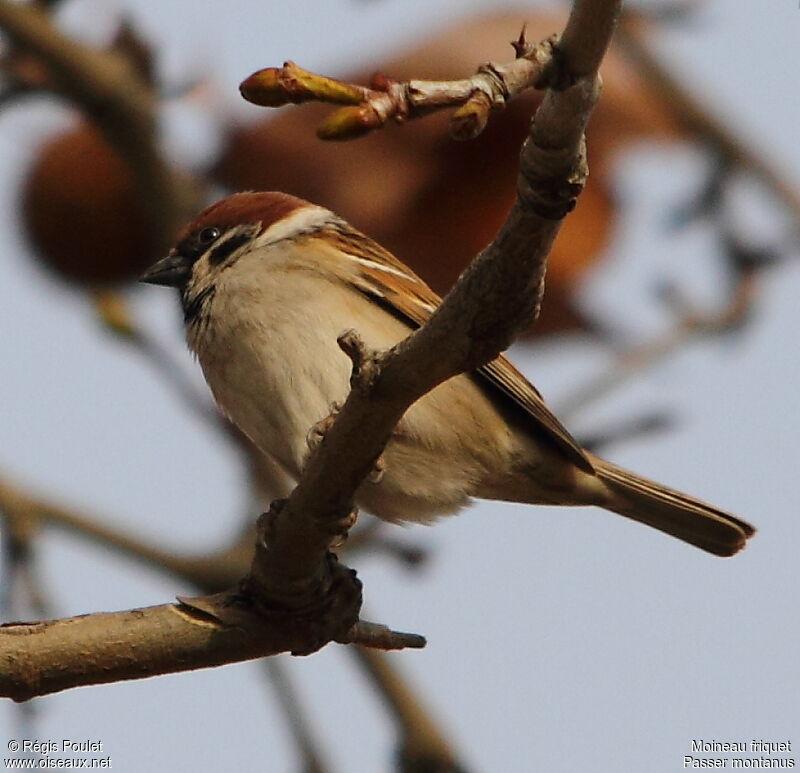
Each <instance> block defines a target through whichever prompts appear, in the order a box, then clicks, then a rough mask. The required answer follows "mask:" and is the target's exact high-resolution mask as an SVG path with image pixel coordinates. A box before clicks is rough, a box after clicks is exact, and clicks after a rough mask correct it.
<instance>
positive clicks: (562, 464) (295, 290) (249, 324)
mask: <svg viewBox="0 0 800 773" xmlns="http://www.w3.org/2000/svg"><path fill="white" fill-rule="evenodd" d="M142 279H143V281H145V282H151V283H153V284H162V285H169V286H172V287H177V288H178V289H179V290H180V292H181V299H182V302H183V309H184V315H185V322H186V335H187V339H188V342H189V347H190V348H191V349H192V350H193V351H194V352H195V354H196V355H197V357H198V359H199V361H200V365H201V366H202V369H203V373H204V374H205V378H206V381H207V382H208V384H209V386H210V387H211V391H212V392H213V393H214V397H215V398H216V401H217V403H218V405H219V406H220V408H221V409H222V410H223V411H224V412H225V413H226V414H227V415H228V416H229V417H230V419H231V420H232V421H233V422H234V423H235V424H236V425H237V426H238V427H239V429H240V430H242V432H244V433H245V434H246V435H247V436H248V437H249V438H250V439H251V440H252V441H253V443H255V445H256V446H258V448H260V449H261V450H262V451H263V452H264V453H265V454H267V455H269V456H270V457H272V458H273V459H274V460H276V461H277V462H278V463H279V464H280V465H281V466H282V467H283V468H284V469H285V470H286V471H287V472H288V473H289V474H290V475H291V476H292V477H294V478H295V479H297V478H298V477H299V476H300V474H301V473H302V470H303V464H304V461H305V458H306V456H307V454H308V440H307V437H308V433H309V430H310V428H312V427H313V426H314V425H315V424H316V423H317V422H319V421H320V420H321V419H323V418H325V417H326V416H328V415H329V414H330V411H331V406H332V405H333V404H334V403H336V402H340V401H342V400H344V398H345V397H346V396H347V393H348V390H349V379H350V361H349V360H348V358H347V357H345V356H344V355H343V354H342V352H341V350H340V349H339V347H338V345H337V342H336V339H337V336H339V334H340V333H342V332H343V331H344V330H346V329H348V328H354V329H355V330H357V331H358V333H359V334H360V336H361V337H362V338H363V340H364V342H365V343H366V344H367V346H369V347H372V348H375V349H384V348H388V347H390V346H392V345H394V344H396V343H397V342H398V341H400V340H401V339H402V338H404V337H405V336H407V335H408V334H409V333H410V332H411V331H412V330H413V329H414V328H416V327H418V326H419V325H421V324H422V323H424V322H425V320H426V319H427V318H428V317H429V316H430V314H431V312H432V311H433V310H434V309H435V308H436V306H437V305H438V304H439V303H440V299H439V298H438V296H437V295H436V294H435V293H434V292H433V291H432V290H431V289H430V288H429V287H428V286H427V285H426V284H425V282H423V281H422V279H420V278H419V277H418V276H417V275H416V274H414V273H413V272H412V271H411V270H410V269H409V268H408V267H407V266H405V265H404V264H403V263H401V262H400V261H399V260H398V259H397V258H395V257H394V256H393V255H391V254H390V253H389V252H387V251H386V250H384V249H383V248H382V247H381V246H380V245H378V244H376V243H375V242H373V241H372V240H371V239H369V238H368V237H366V236H365V235H364V234H362V233H360V232H359V231H357V230H356V229H355V228H353V227H352V226H350V225H348V223H346V222H345V221H344V220H342V219H341V218H339V217H337V216H336V215H335V214H333V213H332V212H330V211H329V210H327V209H324V208H322V207H318V206H314V205H313V204H309V203H308V202H306V201H303V200H302V199H298V198H295V197H293V196H289V195H287V194H284V193H274V192H268V193H237V194H234V195H232V196H228V197H227V198H225V199H222V200H221V201H219V202H217V203H216V204H214V205H212V206H210V207H208V208H207V209H206V210H204V211H203V212H201V213H200V214H199V215H198V216H197V217H196V218H195V219H194V221H193V222H191V223H190V224H189V225H188V226H187V227H186V228H185V229H184V231H183V233H182V235H181V236H180V238H179V241H178V243H177V245H176V246H175V247H174V248H173V249H172V251H171V252H170V254H169V256H168V257H166V258H164V259H163V260H161V261H159V262H158V263H156V264H155V265H154V266H152V267H151V268H150V269H149V270H148V271H147V273H145V275H144V276H143V277H142ZM383 459H384V466H385V471H384V474H383V476H382V477H381V479H380V481H379V482H371V481H369V480H367V481H365V482H364V483H363V484H362V485H361V486H360V488H359V489H358V491H357V494H356V502H357V504H358V505H359V506H360V507H364V508H366V509H367V510H369V511H370V512H372V513H374V514H375V515H377V516H379V517H381V518H383V519H385V520H389V521H426V520H431V519H432V518H434V517H436V516H438V515H444V514H447V513H453V512H456V511H457V510H459V509H460V508H461V507H463V506H464V505H466V504H467V503H468V502H469V500H470V498H471V497H481V498H484V499H500V500H505V501H510V502H525V503H529V504H551V505H553V504H556V505H598V506H599V507H604V508H606V509H608V510H612V511H613V512H615V513H619V514H621V515H624V516H627V517H628V518H632V519H634V520H636V521H640V522H642V523H645V524H647V525H649V526H652V527H654V528H656V529H660V530H661V531H664V532H667V533H668V534H671V535H673V536H675V537H678V538H679V539H682V540H685V541H686V542H690V543H691V544H693V545H696V546H698V547H700V548H703V549H704V550H707V551H709V552H711V553H716V554H717V555H721V556H727V555H732V554H733V553H735V552H736V551H737V550H739V549H740V548H742V547H743V546H744V544H745V541H746V539H747V538H748V537H750V536H751V535H752V534H753V532H754V529H753V527H752V526H750V525H749V524H747V523H745V522H744V521H742V520H739V519H738V518H736V517H734V516H732V515H729V514H728V513H726V512H724V511H722V510H719V509H717V508H716V507H713V506H712V505H708V504H705V503H704V502H700V501H698V500H696V499H694V498H692V497H690V496H687V495H686V494H682V493H680V492H678V491H673V490H671V489H668V488H666V487H665V486H662V485H660V484H658V483H653V482H652V481H649V480H646V479H644V478H641V477H639V476H638V475H635V474H634V473H631V472H628V471H627V470H624V469H621V468H620V467H617V466H615V465H613V464H610V463H609V462H606V461H604V460H603V459H600V458H599V457H597V456H595V455H594V454H592V453H590V452H589V451H585V450H584V449H582V448H581V447H580V446H579V445H578V443H577V442H576V441H575V440H574V439H573V438H572V437H571V436H570V434H569V433H568V432H567V430H566V429H564V427H563V426H562V425H561V423H560V422H559V421H558V419H556V418H555V416H553V414H552V413H551V412H550V411H549V410H548V408H547V407H546V406H545V404H544V402H543V400H542V398H541V396H540V395H539V393H538V392H537V391H536V389H535V388H534V387H533V386H532V385H531V384H530V383H529V382H528V381H527V379H526V378H525V377H524V376H523V375H522V374H521V373H520V372H519V371H518V370H516V368H514V366H513V365H512V364H511V363H510V362H509V361H508V360H507V359H505V358H504V357H502V356H501V357H497V358H496V359H495V360H493V361H492V362H490V363H489V364H487V365H485V366H483V367H482V368H479V369H478V370H476V371H474V372H472V373H468V374H463V375H460V376H456V377H455V378H452V379H450V380H449V381H446V382H445V383H443V384H441V385H439V386H438V387H436V388H435V389H434V390H433V391H431V392H430V393H428V394H427V395H425V396H424V397H423V398H421V399H420V400H418V401H417V402H416V403H415V404H414V405H412V406H411V407H410V408H409V409H408V411H407V412H406V414H405V415H404V416H403V418H402V419H401V421H400V423H399V424H398V425H397V427H396V428H395V431H394V432H393V434H392V437H391V439H390V440H389V443H388V445H387V446H386V449H385V451H384V454H383Z"/></svg>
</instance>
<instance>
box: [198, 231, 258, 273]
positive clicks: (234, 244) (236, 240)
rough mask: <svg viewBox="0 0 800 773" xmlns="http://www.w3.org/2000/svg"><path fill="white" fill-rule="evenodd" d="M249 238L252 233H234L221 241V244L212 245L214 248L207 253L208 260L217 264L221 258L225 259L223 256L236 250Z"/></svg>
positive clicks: (214, 264)
mask: <svg viewBox="0 0 800 773" xmlns="http://www.w3.org/2000/svg"><path fill="white" fill-rule="evenodd" d="M250 239H252V234H249V233H246V232H240V233H237V234H234V235H233V236H231V237H229V238H227V239H226V240H225V241H224V242H222V244H220V245H219V246H217V247H214V249H213V250H211V252H210V253H209V254H208V262H209V263H210V264H211V265H212V266H218V265H219V264H220V263H222V261H223V260H225V258H227V257H228V256H229V255H231V254H232V253H234V252H236V250H238V249H239V247H241V246H242V245H243V244H245V243H247V242H249V241H250Z"/></svg>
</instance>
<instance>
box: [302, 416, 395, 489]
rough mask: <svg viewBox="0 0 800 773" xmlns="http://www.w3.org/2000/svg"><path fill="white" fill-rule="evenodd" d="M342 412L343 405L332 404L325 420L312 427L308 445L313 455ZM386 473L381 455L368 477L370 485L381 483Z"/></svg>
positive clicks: (307, 439)
mask: <svg viewBox="0 0 800 773" xmlns="http://www.w3.org/2000/svg"><path fill="white" fill-rule="evenodd" d="M341 410H342V404H341V403H338V402H337V403H331V407H330V413H329V414H328V415H327V416H326V417H325V418H324V419H320V420H319V421H318V422H317V423H316V424H314V426H312V427H311V429H310V430H309V431H308V434H307V435H306V443H307V445H308V450H309V452H311V453H313V452H314V451H316V450H317V448H319V446H320V444H321V443H322V439H323V438H324V437H325V434H326V433H327V432H328V431H329V430H330V428H331V427H332V426H333V423H334V422H335V421H336V417H337V416H338V415H339V412H340V411H341ZM385 471H386V461H385V458H384V456H383V454H381V455H380V456H379V457H378V458H377V459H376V460H375V463H374V464H373V465H372V470H371V471H370V473H369V475H367V480H368V481H369V482H370V483H380V482H381V480H383V474H384V472H385Z"/></svg>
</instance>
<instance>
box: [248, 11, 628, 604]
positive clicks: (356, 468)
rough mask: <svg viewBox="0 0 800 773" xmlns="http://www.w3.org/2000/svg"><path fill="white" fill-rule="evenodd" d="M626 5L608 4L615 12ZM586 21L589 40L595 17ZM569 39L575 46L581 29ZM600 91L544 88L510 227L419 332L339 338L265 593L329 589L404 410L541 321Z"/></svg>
mask: <svg viewBox="0 0 800 773" xmlns="http://www.w3.org/2000/svg"><path fill="white" fill-rule="evenodd" d="M618 5H619V4H618V3H606V4H603V7H606V9H607V13H608V14H610V15H611V16H612V17H616V13H617V10H618ZM578 7H583V3H578ZM584 18H585V19H586V20H587V21H586V23H587V25H588V26H591V29H590V30H587V33H586V34H587V35H588V36H589V37H593V36H594V34H595V33H594V29H595V28H594V26H593V24H594V22H592V23H591V24H590V23H589V20H590V19H591V18H593V17H591V16H585V17H584ZM573 34H574V35H575V36H576V37H574V38H573V40H574V43H575V45H579V44H580V35H579V29H578V30H576V31H575V32H574V33H573ZM606 42H608V41H606ZM597 92H598V88H597V77H596V75H595V74H592V75H590V76H589V77H588V78H585V79H581V80H579V81H578V82H577V83H576V84H575V85H574V86H572V87H570V88H569V89H567V90H565V91H563V92H556V91H552V90H551V91H549V92H548V94H547V95H546V98H545V100H544V101H543V103H542V105H541V106H540V108H539V110H538V111H537V114H536V116H535V119H534V122H533V125H532V129H531V134H530V137H529V138H528V140H527V142H526V144H525V147H524V149H523V152H522V155H521V159H520V175H519V183H518V190H519V195H518V197H517V201H516V202H515V204H514V206H513V208H512V210H511V212H510V214H509V216H508V219H507V221H506V223H505V224H504V225H503V227H502V228H501V230H500V232H499V233H498V235H497V237H496V238H495V240H494V241H493V242H492V244H490V245H489V246H488V247H487V248H486V249H485V250H484V251H483V252H482V253H481V255H479V257H478V258H477V259H476V260H475V261H474V263H473V264H472V265H471V266H470V268H469V269H468V270H467V271H466V272H465V273H464V275H463V276H462V277H461V279H460V280H459V281H458V283H457V284H456V286H455V287H454V288H453V290H452V291H451V292H450V293H449V294H448V296H447V298H445V300H444V302H443V303H442V305H441V306H440V307H439V309H438V310H437V311H436V313H435V314H434V315H433V316H432V317H431V319H430V320H429V321H428V322H427V323H426V324H425V325H424V326H423V327H422V328H420V329H419V330H418V331H416V332H415V333H414V334H412V335H411V336H409V337H408V338H407V339H405V340H404V341H402V342H401V343H400V344H398V345H397V346H395V347H394V348H393V349H391V350H390V351H388V352H385V353H380V354H378V353H373V352H369V351H367V350H366V349H365V348H364V346H363V344H361V343H360V341H359V339H358V337H357V335H356V334H355V333H354V332H352V331H351V332H350V333H348V334H345V335H343V336H342V338H341V339H340V344H341V345H342V347H343V348H344V349H345V350H346V352H347V353H348V355H349V356H350V357H351V359H352V360H353V378H352V381H351V384H352V390H351V392H350V395H349V397H348V398H347V402H346V403H345V405H344V407H343V408H342V410H341V412H340V413H339V415H338V416H337V418H336V421H335V422H334V424H333V426H332V428H331V429H330V430H329V431H328V432H327V434H326V435H325V438H324V440H323V442H322V443H321V445H320V446H319V448H318V449H317V451H316V453H314V454H313V455H312V456H311V458H310V459H309V461H308V464H307V466H306V469H305V472H304V474H303V477H302V479H301V480H300V482H299V483H298V485H297V487H296V488H295V490H294V491H293V492H292V494H291V496H290V497H289V499H288V500H286V501H285V502H283V503H280V504H279V505H278V506H276V507H275V508H273V511H272V512H271V513H270V514H269V516H268V517H267V518H265V519H263V521H262V524H261V528H260V533H261V539H260V540H259V546H258V551H257V555H256V559H255V560H254V563H253V569H252V572H251V580H252V581H253V585H254V586H255V588H258V589H260V591H259V592H262V591H263V592H266V589H270V590H269V592H266V595H267V597H269V595H270V593H274V592H275V591H276V590H277V591H279V593H278V597H276V598H280V599H281V600H282V601H283V602H284V603H285V602H287V601H288V602H289V603H291V604H293V605H297V606H299V607H302V606H304V605H305V604H306V603H309V602H310V600H311V599H313V598H318V594H319V591H320V589H324V588H325V587H326V585H327V584H329V580H328V579H327V578H326V576H325V572H324V566H322V565H321V564H320V556H322V555H324V554H325V552H326V551H327V548H328V545H329V543H330V541H331V538H332V535H334V534H335V533H337V532H338V531H340V530H341V529H342V525H341V524H342V521H343V520H344V519H346V518H347V516H348V514H349V513H350V511H351V509H352V501H353V497H354V493H355V491H356V489H357V487H358V486H359V485H360V483H361V482H362V481H363V480H364V478H365V477H366V475H367V474H368V473H369V471H370V470H371V468H372V465H373V464H374V462H375V460H376V459H377V458H378V456H379V454H380V453H381V451H382V449H383V447H384V445H385V443H386V441H387V439H388V437H389V434H390V432H391V431H392V429H393V428H394V426H395V424H396V423H397V422H398V420H399V419H400V418H401V416H402V415H403V413H404V412H405V410H406V409H407V408H408V407H409V405H411V404H412V403H413V402H415V401H416V400H417V399H419V398H420V397H421V396H422V395H424V394H425V393H426V392H428V391H430V390H431V389H433V388H434V387H435V386H437V385H438V384H440V383H441V382H442V381H444V380H446V379H448V378H450V377H452V376H454V375H456V374H458V373H462V372H464V371H468V370H471V369H474V368H476V367H478V366H480V365H482V364H484V363H486V362H488V361H490V360H491V359H493V358H494V357H495V356H496V355H497V354H498V353H499V352H500V351H502V350H503V349H505V348H506V347H507V346H508V345H509V344H510V343H511V341H512V340H513V338H514V335H515V334H516V333H517V332H518V331H519V330H520V329H521V328H523V327H525V326H526V325H528V324H530V320H531V318H532V317H535V315H536V313H537V312H538V308H539V303H540V301H541V295H542V292H543V278H544V271H545V261H546V256H547V253H548V250H549V248H550V245H551V243H552V240H553V238H554V237H555V234H556V232H557V231H558V227H559V225H560V221H561V218H562V217H563V216H564V215H565V214H566V213H567V212H568V211H569V210H570V209H571V208H572V207H573V206H574V203H575V197H576V196H577V194H578V193H579V192H580V189H581V187H582V184H583V181H584V179H585V176H586V168H585V158H584V144H583V129H584V126H585V124H586V121H587V119H588V116H589V112H590V110H591V108H592V106H593V105H594V101H595V99H596V96H597Z"/></svg>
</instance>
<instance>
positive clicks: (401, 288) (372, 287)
mask: <svg viewBox="0 0 800 773" xmlns="http://www.w3.org/2000/svg"><path fill="white" fill-rule="evenodd" d="M326 236H327V237H328V238H329V239H332V240H334V241H335V242H336V246H337V247H339V248H340V249H341V250H342V251H343V252H345V253H346V254H348V255H350V256H352V257H353V258H354V259H355V260H354V263H355V265H356V269H355V272H354V274H352V275H351V276H352V280H353V282H354V284H355V285H356V287H358V289H359V290H361V292H363V293H365V294H367V295H371V296H372V297H374V298H376V299H378V300H380V301H381V302H382V303H385V304H388V305H389V306H390V307H391V308H392V309H394V310H395V311H396V312H398V313H399V314H400V315H401V316H402V317H404V318H405V319H406V320H407V321H408V322H409V323H410V324H411V325H412V326H414V327H419V326H420V325H422V324H424V323H425V322H426V321H427V320H428V318H429V317H430V316H431V314H432V313H433V312H434V311H435V310H436V307H437V306H439V304H440V303H441V302H442V299H441V298H440V297H439V296H438V295H437V294H436V293H435V292H434V291H433V290H431V288H430V287H428V285H427V284H426V283H425V282H424V281H423V280H422V279H421V278H420V277H419V276H417V275H416V274H415V273H414V272H413V271H411V269H409V268H408V267H407V266H405V265H404V264H403V263H401V262H400V261H399V260H398V259H397V258H396V257H395V256H394V255H392V254H391V253H390V252H389V251H388V250H385V249H384V248H383V247H381V246H380V245H379V244H377V243H376V242H373V241H372V240H371V239H369V238H367V237H366V236H364V235H363V234H361V233H360V232H358V231H356V230H355V229H352V230H351V229H350V228H349V227H345V226H342V227H341V228H339V229H337V230H336V231H334V232H331V233H327V234H326ZM476 372H477V373H478V374H480V376H482V377H483V380H484V381H486V382H488V384H490V385H491V386H492V387H494V388H495V389H496V390H497V391H499V392H500V393H501V394H503V395H505V396H506V397H507V398H509V399H510V400H511V401H512V402H513V403H514V404H515V405H516V406H517V407H519V408H521V409H522V410H523V411H524V412H525V413H526V414H527V415H528V416H529V417H530V418H531V419H533V422H532V427H531V429H532V430H538V432H537V434H541V436H543V437H545V438H546V439H548V440H550V441H552V442H553V444H554V445H555V446H556V447H557V448H558V449H560V450H561V451H562V452H563V453H564V454H566V456H568V457H569V458H570V460H571V461H573V462H574V463H575V464H576V465H577V466H578V467H580V468H582V469H584V470H586V471H588V472H592V471H593V470H594V468H593V467H592V463H591V462H590V461H589V459H588V457H587V456H586V454H585V453H584V451H583V449H582V448H581V447H580V446H579V445H578V443H577V441H576V440H575V439H574V438H573V437H572V436H571V435H570V434H569V432H568V431H567V430H566V428H565V427H564V426H563V425H562V424H561V422H560V421H559V420H558V419H557V418H556V417H555V416H554V415H553V414H552V413H551V412H550V410H549V408H548V407H547V406H546V405H545V403H544V400H543V399H542V396H541V395H540V394H539V392H538V391H537V390H536V388H535V387H534V386H533V384H531V383H530V381H528V379H526V378H525V376H523V375H522V373H520V372H519V371H518V370H517V369H516V368H515V367H514V366H513V365H512V364H511V362H509V361H508V360H507V359H506V358H505V357H503V356H502V355H500V356H498V357H497V358H495V359H494V360H492V361H491V362H489V363H487V364H486V365H484V366H483V367H481V368H478V370H477V371H476Z"/></svg>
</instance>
